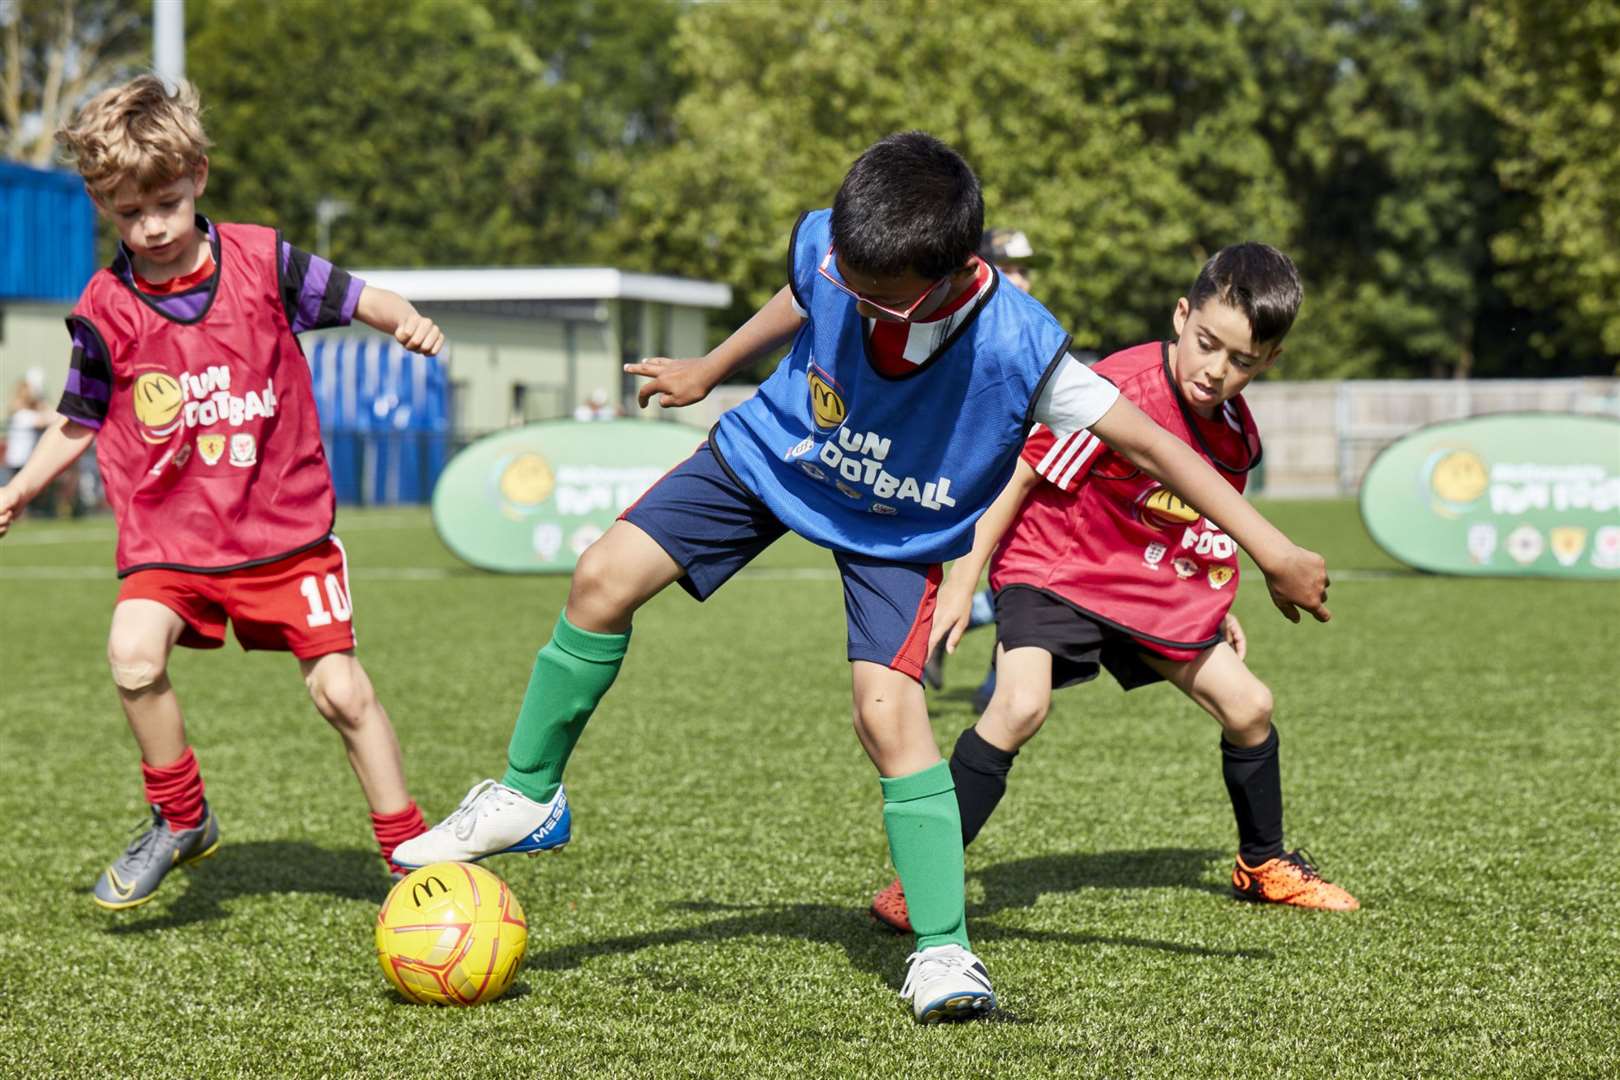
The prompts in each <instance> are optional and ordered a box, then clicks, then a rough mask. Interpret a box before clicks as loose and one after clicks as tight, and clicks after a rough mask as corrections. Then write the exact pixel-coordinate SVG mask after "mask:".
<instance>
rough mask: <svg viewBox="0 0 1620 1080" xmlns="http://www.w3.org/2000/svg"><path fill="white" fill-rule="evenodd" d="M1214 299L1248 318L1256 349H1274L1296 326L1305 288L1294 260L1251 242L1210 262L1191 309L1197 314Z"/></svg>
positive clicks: (1223, 250)
mask: <svg viewBox="0 0 1620 1080" xmlns="http://www.w3.org/2000/svg"><path fill="white" fill-rule="evenodd" d="M1212 296H1213V297H1217V298H1219V299H1220V301H1221V302H1222V303H1223V304H1230V305H1231V306H1232V307H1235V308H1237V309H1238V310H1239V311H1241V312H1243V314H1244V315H1245V316H1247V317H1248V320H1249V330H1250V331H1251V332H1252V333H1253V334H1254V340H1255V344H1257V345H1274V344H1276V343H1277V342H1279V341H1281V340H1282V339H1283V337H1284V335H1286V334H1287V333H1288V330H1289V328H1290V327H1292V326H1293V325H1294V317H1295V316H1296V315H1298V314H1299V305H1300V304H1301V303H1303V302H1304V300H1305V286H1303V285H1302V284H1300V281H1299V271H1298V270H1296V269H1295V268H1294V261H1293V260H1292V259H1290V258H1289V257H1288V256H1286V255H1284V254H1283V253H1282V252H1280V251H1278V250H1277V249H1276V248H1274V247H1272V246H1271V245H1270V244H1260V243H1256V242H1254V241H1252V240H1251V241H1249V242H1247V243H1242V244H1232V245H1231V246H1229V247H1223V248H1221V250H1219V251H1217V252H1216V253H1215V254H1214V255H1212V256H1210V260H1209V261H1208V262H1206V263H1205V264H1204V268H1203V269H1202V270H1200V271H1198V280H1196V281H1194V282H1193V287H1192V291H1190V292H1189V293H1188V294H1187V304H1188V306H1190V307H1191V308H1192V310H1194V311H1197V310H1198V309H1199V308H1200V307H1201V306H1203V303H1204V301H1206V300H1208V299H1209V298H1210V297H1212Z"/></svg>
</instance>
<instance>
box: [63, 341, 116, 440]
mask: <svg viewBox="0 0 1620 1080" xmlns="http://www.w3.org/2000/svg"><path fill="white" fill-rule="evenodd" d="M68 330H69V333H70V334H72V336H73V359H72V361H71V362H70V363H69V367H68V375H67V382H66V384H65V385H64V386H63V388H62V400H61V402H59V403H58V404H57V406H56V411H57V412H59V413H61V414H62V415H63V416H65V417H67V418H68V419H69V420H72V421H74V422H76V423H80V424H83V425H84V426H85V427H87V428H94V429H95V430H97V431H100V430H101V425H102V423H103V422H104V421H105V420H106V419H107V406H108V404H109V403H110V402H111V401H112V383H113V376H112V364H111V362H110V361H109V359H108V356H107V350H106V348H105V346H103V345H102V343H101V336H100V335H99V334H97V333H96V332H95V329H94V328H93V327H91V326H90V324H89V323H86V322H82V321H80V320H77V319H73V320H70V321H69V324H68Z"/></svg>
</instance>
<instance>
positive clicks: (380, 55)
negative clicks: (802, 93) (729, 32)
mask: <svg viewBox="0 0 1620 1080" xmlns="http://www.w3.org/2000/svg"><path fill="white" fill-rule="evenodd" d="M674 12H675V9H674V7H673V6H672V5H671V4H670V3H665V2H662V0H641V2H633V0H551V2H547V3H540V2H539V0H482V2H472V0H416V2H413V3H410V4H404V5H401V4H397V3H394V2H393V0H287V2H284V3H275V4H266V3H262V2H259V0H200V2H199V0H194V2H193V3H192V4H191V5H189V6H188V9H187V15H188V30H189V34H188V37H189V41H188V45H189V55H188V61H187V67H188V74H189V75H190V77H191V78H192V79H193V80H194V81H195V82H196V83H197V84H198V87H199V89H200V90H201V91H202V94H203V100H204V102H205V104H206V105H207V106H208V114H207V117H206V122H207V125H208V130H209V134H210V136H211V137H212V138H213V140H214V144H215V145H214V149H213V153H212V158H213V166H214V180H213V181H211V188H210V197H209V201H210V205H211V206H212V207H214V208H215V211H216V212H218V213H220V214H221V215H222V216H227V217H238V218H242V219H246V220H253V221H260V222H264V223H266V224H272V225H278V226H280V227H282V228H283V229H284V230H286V232H287V233H288V235H289V236H290V237H293V238H295V239H296V240H298V241H299V242H302V243H304V244H308V245H313V243H314V240H315V234H316V230H315V227H314V222H315V206H316V204H317V202H319V201H320V200H321V199H323V198H331V199H338V200H342V201H343V202H345V203H347V204H348V206H349V211H348V214H347V215H346V216H345V217H343V218H342V219H340V220H339V221H338V222H337V223H336V225H335V226H334V227H333V229H332V234H331V235H332V246H331V255H332V256H333V258H335V259H338V260H340V261H343V262H347V263H350V264H356V263H362V264H363V263H374V264H375V263H386V264H392V265H401V266H415V265H440V266H444V265H456V264H467V263H493V264H516V263H525V262H527V263H535V262H544V263H557V262H566V261H570V260H576V259H581V258H584V257H587V256H588V255H589V254H590V253H591V251H592V248H593V244H594V239H595V229H596V224H597V223H598V222H600V221H602V220H604V219H605V218H607V217H610V216H611V215H612V214H613V213H614V210H615V201H616V200H615V189H616V187H617V183H618V180H617V177H618V176H619V175H621V174H622V172H623V170H624V168H625V165H624V160H625V159H626V158H627V157H628V156H629V155H631V154H633V153H634V152H635V151H636V148H637V147H639V146H640V145H641V144H642V143H644V142H646V141H648V140H650V139H654V138H656V137H657V133H658V130H659V125H660V124H661V123H662V122H663V121H662V119H661V117H662V110H663V109H664V108H666V105H665V102H666V101H667V87H666V86H665V85H664V80H662V79H660V78H659V77H658V74H657V53H656V51H655V50H653V49H651V48H650V47H649V42H650V41H652V40H656V39H657V38H658V37H659V35H660V34H661V33H664V34H667V33H668V31H669V29H670V27H671V25H672V23H673V19H674ZM356 28H364V30H365V32H357V30H356Z"/></svg>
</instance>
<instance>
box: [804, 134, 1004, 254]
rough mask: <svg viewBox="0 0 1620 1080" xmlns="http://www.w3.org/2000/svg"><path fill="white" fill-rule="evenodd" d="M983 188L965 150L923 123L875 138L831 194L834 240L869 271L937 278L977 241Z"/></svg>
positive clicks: (972, 249)
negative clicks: (919, 127)
mask: <svg viewBox="0 0 1620 1080" xmlns="http://www.w3.org/2000/svg"><path fill="white" fill-rule="evenodd" d="M983 231H984V196H983V194H981V193H980V191H979V178H978V177H977V176H974V175H973V170H972V169H970V168H969V167H968V163H967V162H966V161H963V160H962V155H960V154H958V153H957V152H956V151H955V150H952V149H951V148H950V147H949V146H946V145H945V144H944V143H942V142H940V141H939V140H938V139H936V138H934V137H933V136H932V135H929V134H927V133H926V132H922V131H902V132H899V133H898V134H895V135H890V136H888V137H886V138H883V139H879V140H878V141H877V142H875V143H873V144H872V145H871V146H869V147H867V149H866V152H865V153H863V154H862V155H861V156H860V157H858V158H856V159H855V164H853V165H851V166H850V167H849V173H848V175H846V176H845V177H844V182H843V184H842V185H841V186H840V187H839V188H838V197H837V198H836V199H834V200H833V212H832V238H833V245H834V246H835V247H837V248H838V254H839V255H841V256H842V257H843V259H844V261H845V262H846V263H847V264H848V265H850V266H851V267H854V268H856V269H858V270H861V271H864V272H865V273H868V274H883V275H889V274H903V273H906V272H907V271H910V272H912V273H915V274H917V275H918V276H919V277H925V278H940V277H944V276H945V275H946V274H949V273H950V272H951V271H953V270H957V269H960V268H961V267H962V266H963V264H965V263H966V262H967V261H968V258H969V257H970V256H971V255H972V254H973V253H974V252H975V251H977V250H978V248H979V236H980V234H981V233H982V232H983Z"/></svg>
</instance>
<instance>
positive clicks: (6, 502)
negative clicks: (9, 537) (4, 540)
mask: <svg viewBox="0 0 1620 1080" xmlns="http://www.w3.org/2000/svg"><path fill="white" fill-rule="evenodd" d="M21 502H22V497H21V496H19V495H18V494H17V493H16V492H15V491H13V490H11V487H10V485H7V486H6V487H0V536H4V535H6V530H7V529H9V528H11V519H12V518H14V517H16V516H17V508H18V505H19V504H20V503H21Z"/></svg>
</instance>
